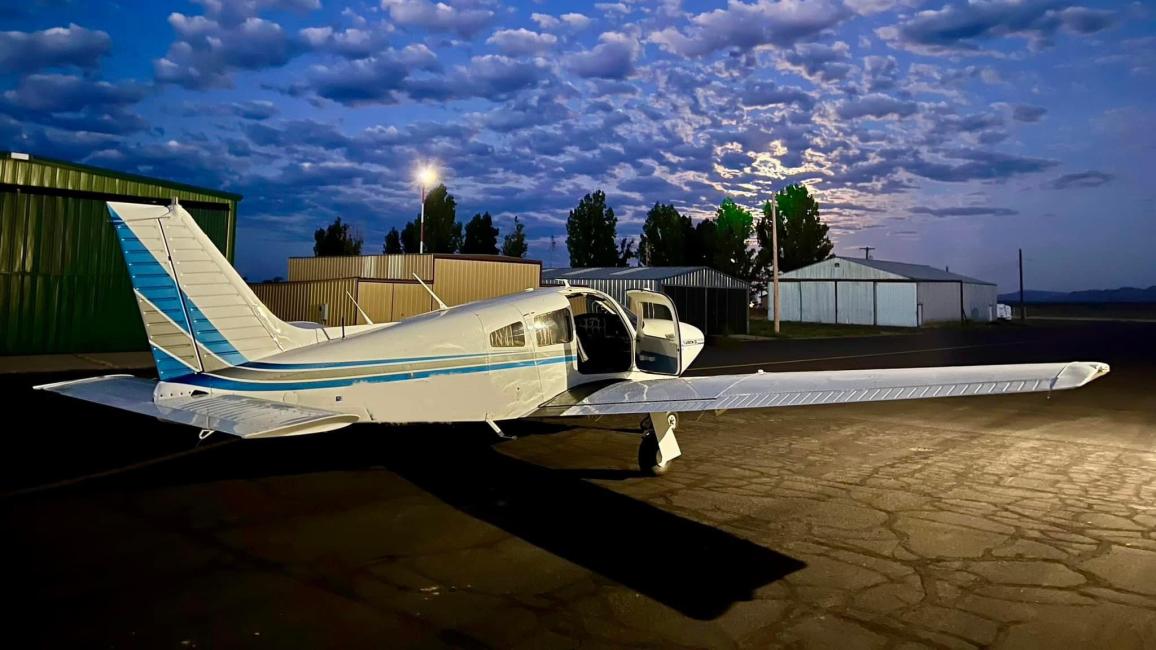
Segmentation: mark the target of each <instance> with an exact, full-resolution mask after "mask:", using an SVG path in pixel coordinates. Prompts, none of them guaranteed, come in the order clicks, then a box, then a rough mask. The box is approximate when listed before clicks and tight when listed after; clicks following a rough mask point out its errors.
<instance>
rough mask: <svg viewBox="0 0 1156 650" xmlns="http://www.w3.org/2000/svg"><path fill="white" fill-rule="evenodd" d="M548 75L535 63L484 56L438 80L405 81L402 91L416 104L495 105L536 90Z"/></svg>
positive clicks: (489, 55) (546, 71)
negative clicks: (472, 102) (481, 102)
mask: <svg viewBox="0 0 1156 650" xmlns="http://www.w3.org/2000/svg"><path fill="white" fill-rule="evenodd" d="M549 74H550V72H549V69H548V68H547V67H546V66H545V65H544V64H543V63H541V62H538V61H522V60H518V59H512V58H510V57H507V56H503V55H501V54H486V55H482V56H475V57H473V58H472V59H470V62H469V63H468V64H467V65H462V66H456V67H455V68H454V69H453V70H452V71H450V72H449V73H448V74H446V75H443V76H440V77H431V78H423V79H409V80H407V81H406V83H405V91H406V93H407V94H408V95H409V96H410V97H412V98H414V99H418V100H429V101H451V100H455V99H468V98H472V97H480V98H484V99H490V100H495V101H497V100H504V99H508V98H509V97H511V96H513V95H514V94H515V93H517V92H518V91H521V90H525V89H528V88H533V87H535V86H538V85H539V84H540V83H542V82H543V81H544V80H545V79H547V78H548V77H549Z"/></svg>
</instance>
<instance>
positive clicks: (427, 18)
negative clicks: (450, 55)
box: [381, 0, 494, 38]
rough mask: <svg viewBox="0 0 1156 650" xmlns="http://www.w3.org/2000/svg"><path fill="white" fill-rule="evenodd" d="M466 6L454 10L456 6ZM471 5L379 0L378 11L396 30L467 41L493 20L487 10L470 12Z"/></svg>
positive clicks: (471, 10) (420, 0) (414, 0)
mask: <svg viewBox="0 0 1156 650" xmlns="http://www.w3.org/2000/svg"><path fill="white" fill-rule="evenodd" d="M463 4H464V5H466V6H465V7H464V8H458V7H457V6H456V5H463ZM472 6H473V3H468V2H460V1H459V2H453V1H452V0H451V2H450V3H449V4H447V3H445V2H437V3H433V2H430V1H429V0H381V8H382V9H384V10H386V11H388V12H389V17H390V19H391V20H393V22H394V24H396V25H398V26H400V27H418V28H421V29H425V30H427V31H430V32H452V33H454V34H457V35H458V36H461V37H462V38H470V37H472V36H473V35H474V34H476V33H478V32H480V31H482V29H484V28H485V27H487V26H488V25H489V24H490V21H492V20H493V18H494V12H493V11H491V10H489V9H478V8H472Z"/></svg>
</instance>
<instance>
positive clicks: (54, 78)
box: [0, 74, 148, 134]
mask: <svg viewBox="0 0 1156 650" xmlns="http://www.w3.org/2000/svg"><path fill="white" fill-rule="evenodd" d="M147 94H148V89H147V88H146V87H144V86H141V85H139V84H136V83H132V82H120V83H116V84H113V83H109V82H107V81H94V80H91V79H85V78H82V77H75V76H71V75H62V74H33V75H28V76H27V77H24V78H23V79H21V80H20V83H19V84H18V85H17V86H16V87H15V88H13V89H11V90H7V91H4V93H3V94H2V95H0V111H3V112H4V113H6V114H8V115H11V116H12V117H15V118H17V119H20V120H23V121H26V122H31V123H36V124H43V125H46V126H51V127H55V128H58V129H65V130H76V131H92V132H97V133H115V134H126V133H133V132H136V131H141V130H143V129H144V128H146V124H145V123H144V121H143V120H142V119H141V118H140V117H139V116H137V115H135V114H132V113H130V112H129V111H128V109H129V108H130V107H131V106H132V105H134V104H136V103H137V102H139V101H140V100H142V99H144V97H145V96H146V95H147Z"/></svg>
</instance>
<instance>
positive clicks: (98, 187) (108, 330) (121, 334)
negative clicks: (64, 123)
mask: <svg viewBox="0 0 1156 650" xmlns="http://www.w3.org/2000/svg"><path fill="white" fill-rule="evenodd" d="M0 184H2V187H0V215H2V216H0V354H48V353H65V352H102V351H123V350H143V349H145V348H146V345H147V343H146V338H145V335H144V327H143V325H142V324H141V319H140V314H139V312H138V310H137V307H136V304H135V302H134V300H133V294H132V287H131V284H130V283H129V279H128V271H127V269H126V268H125V265H124V259H123V257H122V254H121V252H120V248H119V246H118V244H117V241H116V235H115V231H114V230H113V228H112V225H111V224H110V223H109V220H108V212H107V209H106V207H105V201H106V200H108V199H109V198H112V199H114V200H123V201H134V200H138V201H139V200H144V199H147V200H157V199H163V200H168V199H171V198H172V197H173V196H176V197H177V198H179V199H181V200H182V201H187V202H213V203H215V204H216V205H219V206H220V209H212V208H211V207H207V206H204V207H202V206H200V205H197V206H193V205H187V207H188V209H189V212H190V214H192V215H193V217H194V218H195V219H196V221H197V223H198V224H200V225H201V227H202V228H204V229H205V232H206V233H207V234H208V235H209V237H210V238H211V239H212V240H213V243H214V244H216V245H217V246H218V248H220V249H221V250H224V251H226V253H227V255H229V256H230V258H231V255H232V250H233V247H234V242H233V235H234V232H235V215H236V201H234V200H226V199H223V198H222V197H221V195H218V194H211V193H205V192H196V191H191V190H187V189H173V188H172V187H167V186H166V185H164V184H163V182H162V181H157V182H156V183H155V184H150V183H148V182H146V179H130V178H125V177H122V176H119V175H115V174H113V173H112V172H108V175H107V176H106V175H102V174H101V173H100V170H94V169H91V168H74V167H71V166H68V165H65V164H63V163H53V162H47V161H41V160H35V159H33V160H28V161H25V160H13V159H10V158H0Z"/></svg>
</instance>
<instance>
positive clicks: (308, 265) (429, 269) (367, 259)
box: [289, 255, 434, 282]
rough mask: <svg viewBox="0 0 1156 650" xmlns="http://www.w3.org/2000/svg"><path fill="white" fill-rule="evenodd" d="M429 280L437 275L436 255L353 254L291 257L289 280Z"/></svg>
mask: <svg viewBox="0 0 1156 650" xmlns="http://www.w3.org/2000/svg"><path fill="white" fill-rule="evenodd" d="M415 273H416V274H417V276H418V277H420V278H421V279H422V280H423V281H425V282H430V281H431V280H433V278H434V256H433V255H350V256H343V257H291V258H289V281H290V282H304V281H307V280H335V279H337V278H372V279H375V280H413V275H414V274H415Z"/></svg>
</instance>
